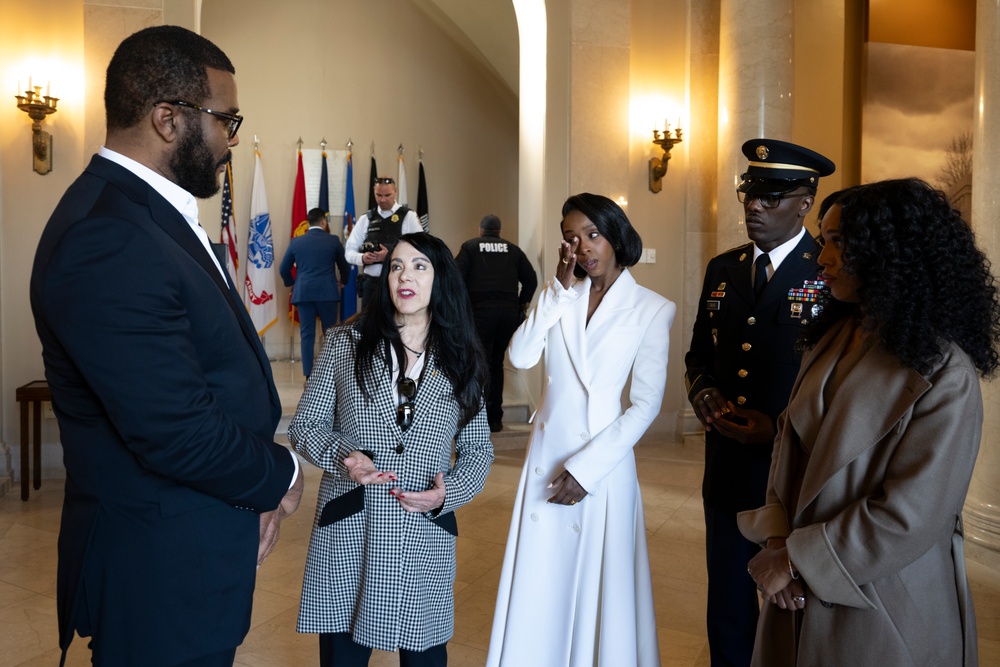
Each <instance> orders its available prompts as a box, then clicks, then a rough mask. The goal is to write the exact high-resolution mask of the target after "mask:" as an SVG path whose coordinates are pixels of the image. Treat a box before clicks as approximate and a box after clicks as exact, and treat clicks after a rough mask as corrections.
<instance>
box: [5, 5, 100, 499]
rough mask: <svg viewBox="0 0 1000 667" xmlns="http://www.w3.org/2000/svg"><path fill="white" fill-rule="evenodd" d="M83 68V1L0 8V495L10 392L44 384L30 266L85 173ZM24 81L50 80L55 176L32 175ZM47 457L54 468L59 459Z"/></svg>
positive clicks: (48, 436)
mask: <svg viewBox="0 0 1000 667" xmlns="http://www.w3.org/2000/svg"><path fill="white" fill-rule="evenodd" d="M82 62H83V5H82V3H81V2H80V0H49V1H48V2H44V3H30V2H19V1H17V0H0V91H2V93H3V94H2V95H0V99H2V100H3V104H0V398H2V402H0V493H2V491H3V488H2V487H3V486H4V484H5V483H6V482H7V481H9V479H8V476H7V473H8V472H9V470H10V469H11V465H16V464H17V461H19V452H18V451H17V449H18V443H19V439H18V433H19V430H18V428H19V421H18V416H17V414H18V413H17V404H16V403H15V400H14V396H15V391H14V390H15V388H16V387H19V386H20V385H22V384H25V383H27V382H31V381H32V380H38V379H41V378H42V377H43V375H42V363H41V346H40V345H39V342H38V338H37V336H36V335H35V329H34V324H33V322H32V319H31V310H30V306H29V302H28V278H29V276H30V274H31V260H32V258H33V256H34V252H35V246H37V244H38V238H39V236H40V235H41V231H42V227H43V225H44V224H45V221H46V220H47V219H48V216H49V214H50V213H51V212H52V208H53V206H54V205H55V201H56V199H57V198H58V196H59V195H60V194H61V193H62V192H63V191H64V190H65V189H66V188H67V187H68V186H69V184H70V183H71V182H72V180H73V179H74V178H75V177H76V175H77V174H78V173H79V172H80V170H81V169H82V168H83V156H82V151H81V148H80V147H81V145H82V140H83V132H84V129H83V125H84V99H83V86H82V85H81V81H82V66H81V63H82ZM29 75H30V76H32V77H34V83H35V84H36V85H37V84H38V83H39V82H40V83H41V84H43V85H44V84H45V82H46V81H49V80H50V81H51V87H52V88H51V90H52V95H53V96H54V97H58V98H60V102H59V111H58V112H56V113H55V114H54V115H52V116H49V118H48V119H47V120H46V121H45V122H44V124H43V126H44V128H45V129H46V130H47V131H48V132H50V133H51V134H52V135H53V170H52V172H51V173H49V174H46V175H44V176H42V175H39V174H36V173H34V172H33V171H32V169H31V121H30V120H29V119H28V117H27V114H25V113H23V112H22V111H20V110H18V109H17V107H16V105H15V103H14V99H13V96H14V92H15V89H16V88H17V86H18V79H20V80H21V88H22V89H24V88H27V86H28V76H29ZM40 80H41V81H40ZM22 94H23V92H22ZM43 433H44V436H45V440H46V441H51V440H53V439H55V438H56V437H57V436H56V430H55V422H54V420H48V419H47V420H45V422H44V425H43ZM45 457H46V459H47V460H51V461H52V463H53V464H57V463H58V452H54V451H53V452H50V451H48V450H46V453H45Z"/></svg>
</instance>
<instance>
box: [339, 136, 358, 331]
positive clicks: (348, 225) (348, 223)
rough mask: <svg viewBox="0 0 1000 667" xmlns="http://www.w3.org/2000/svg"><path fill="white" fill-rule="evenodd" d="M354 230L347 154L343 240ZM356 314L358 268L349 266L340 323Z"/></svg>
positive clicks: (351, 161) (350, 166)
mask: <svg viewBox="0 0 1000 667" xmlns="http://www.w3.org/2000/svg"><path fill="white" fill-rule="evenodd" d="M353 229H354V159H353V158H352V154H351V153H348V154H347V193H346V196H345V197H344V239H345V241H346V239H347V238H348V237H349V236H350V235H351V230H353ZM356 312H358V267H357V265H356V264H351V273H350V278H348V280H347V284H346V285H344V291H343V292H342V293H341V295H340V321H341V322H343V321H344V320H346V319H347V318H348V317H350V316H351V315H353V314H354V313H356Z"/></svg>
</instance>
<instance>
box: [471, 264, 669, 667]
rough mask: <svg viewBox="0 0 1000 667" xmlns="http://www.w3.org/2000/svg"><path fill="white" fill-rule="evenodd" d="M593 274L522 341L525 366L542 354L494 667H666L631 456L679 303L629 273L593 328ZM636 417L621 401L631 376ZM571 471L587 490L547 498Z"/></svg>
mask: <svg viewBox="0 0 1000 667" xmlns="http://www.w3.org/2000/svg"><path fill="white" fill-rule="evenodd" d="M589 292H590V279H589V278H586V279H584V280H583V281H581V282H578V283H577V284H575V285H573V286H572V287H571V288H570V289H564V288H563V287H562V285H561V284H560V283H559V281H557V280H552V281H550V282H549V283H548V284H547V285H546V286H545V288H544V290H543V291H542V293H541V295H540V297H539V300H538V303H537V305H536V306H535V308H534V310H533V311H532V312H531V313H530V314H529V316H528V318H527V319H526V320H525V322H524V323H523V324H522V325H521V328H520V329H518V330H517V332H516V333H515V334H514V337H513V338H512V339H511V343H510V348H509V351H508V355H509V358H510V362H511V363H512V364H513V365H514V366H515V367H517V368H530V367H532V366H534V365H535V364H536V363H537V362H538V361H539V359H540V358H541V356H542V353H543V352H544V353H545V373H546V382H545V388H544V390H543V394H542V398H541V401H540V408H539V411H538V414H537V415H536V418H535V422H534V428H533V429H532V433H531V442H530V444H529V447H528V453H527V459H526V461H525V466H524V470H523V471H522V473H521V482H520V485H519V487H518V491H517V497H516V500H515V504H514V514H513V519H512V521H511V527H510V534H509V536H508V539H507V548H506V554H505V557H504V564H503V571H502V573H501V576H500V587H499V590H498V593H497V605H496V614H495V616H494V621H493V633H492V638H491V641H490V651H489V657H488V659H487V665H488V666H490V667H500V666H503V667H524V666H525V665H545V666H546V667H563V666H565V667H570V666H572V667H577V666H579V667H583V666H586V667H594V666H595V665H605V666H611V665H639V666H643V667H647V666H649V665H659V648H658V644H657V640H656V619H655V613H654V610H653V594H652V586H651V581H650V572H649V555H648V552H647V548H646V533H645V522H644V518H643V512H642V498H641V496H640V493H639V484H638V480H637V477H636V468H635V457H634V455H633V452H632V447H633V446H634V445H635V443H636V442H637V441H638V440H639V438H640V437H641V436H642V434H643V433H644V432H645V431H646V429H647V428H648V427H649V425H650V423H651V422H652V421H653V419H654V418H655V417H656V415H657V414H658V413H659V411H660V403H661V401H662V399H663V392H664V389H665V386H666V377H667V351H668V345H669V340H670V325H671V323H672V322H673V317H674V312H675V310H676V307H675V305H674V304H673V303H672V302H670V301H668V300H667V299H664V298H663V297H661V296H660V295H658V294H656V293H654V292H652V291H650V290H648V289H646V288H644V287H640V286H639V285H637V284H636V282H635V280H634V279H633V277H632V275H631V273H629V271H628V270H626V271H624V272H623V273H622V274H621V275H620V276H619V277H618V279H617V280H616V281H615V283H614V284H613V285H612V286H611V287H610V288H609V289H608V292H607V294H606V295H605V296H604V299H603V301H602V302H601V304H600V305H599V306H598V308H597V310H596V311H595V312H594V314H593V316H592V317H591V320H590V322H589V324H588V322H587V308H588V299H589ZM630 373H631V374H632V385H631V390H630V392H629V396H628V403H629V405H628V406H627V409H624V410H623V406H622V396H623V391H624V388H625V384H626V382H627V380H628V377H629V374H630ZM564 469H565V470H568V471H569V472H570V473H571V474H572V475H573V476H574V477H575V478H576V480H577V481H578V482H579V483H580V484H581V485H582V486H583V487H584V489H586V490H587V492H588V495H587V496H586V497H585V498H584V499H583V500H582V501H580V502H579V503H578V504H576V505H573V506H566V505H556V504H550V503H548V502H546V501H547V500H548V498H550V497H551V496H552V494H553V491H552V490H551V489H548V488H546V487H547V485H548V484H549V482H551V481H552V480H553V479H554V478H555V477H556V476H558V475H559V474H560V473H561V472H562V471H563V470H564Z"/></svg>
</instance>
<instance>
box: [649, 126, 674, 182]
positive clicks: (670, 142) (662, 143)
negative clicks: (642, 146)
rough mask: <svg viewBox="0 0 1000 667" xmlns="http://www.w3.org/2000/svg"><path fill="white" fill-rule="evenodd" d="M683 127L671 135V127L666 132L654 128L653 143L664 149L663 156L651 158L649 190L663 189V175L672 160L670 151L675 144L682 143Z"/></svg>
mask: <svg viewBox="0 0 1000 667" xmlns="http://www.w3.org/2000/svg"><path fill="white" fill-rule="evenodd" d="M681 141H682V139H681V128H677V129H676V130H674V133H673V136H670V128H669V127H668V128H667V129H666V130H665V131H664V132H662V133H661V132H660V131H659V130H653V143H654V144H655V145H657V146H659V147H660V149H661V150H662V151H663V155H662V156H661V157H653V158H650V159H649V191H650V192H653V193H656V192H659V191H660V190H661V189H663V177H664V176H665V175H666V174H667V166H668V163H669V162H670V151H671V149H673V147H674V146H676V145H677V144H679V143H681Z"/></svg>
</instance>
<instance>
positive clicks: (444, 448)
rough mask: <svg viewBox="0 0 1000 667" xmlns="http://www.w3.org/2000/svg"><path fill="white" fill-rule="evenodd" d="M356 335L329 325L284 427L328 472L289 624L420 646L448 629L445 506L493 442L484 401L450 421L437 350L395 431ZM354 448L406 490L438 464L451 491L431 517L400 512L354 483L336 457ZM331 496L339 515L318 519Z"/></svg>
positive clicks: (425, 480) (392, 413)
mask: <svg viewBox="0 0 1000 667" xmlns="http://www.w3.org/2000/svg"><path fill="white" fill-rule="evenodd" d="M358 336H359V334H358V332H357V331H355V330H354V329H353V327H350V326H343V327H337V328H335V329H331V330H330V331H329V332H328V333H327V334H326V340H325V342H324V345H323V350H322V352H321V353H320V357H319V360H318V361H317V362H316V367H315V368H314V369H313V373H312V375H311V376H310V378H309V382H308V384H307V385H306V390H305V393H304V394H303V396H302V398H301V400H300V401H299V405H298V408H297V410H296V413H295V417H294V418H293V419H292V422H291V425H290V426H289V429H288V438H289V441H290V442H291V443H292V445H293V446H294V447H295V451H297V452H298V453H299V454H301V455H302V456H303V457H305V459H306V460H307V461H309V462H311V463H313V464H314V465H316V466H319V467H320V468H322V469H323V471H324V472H323V479H322V482H321V484H320V489H319V499H318V502H317V507H316V518H315V520H314V523H313V532H312V538H311V540H310V543H309V555H308V558H307V560H306V570H305V580H304V582H303V585H302V601H301V605H300V607H299V621H298V627H297V630H298V631H299V632H320V633H322V632H350V633H351V635H352V637H353V639H354V641H355V642H357V643H359V644H362V645H364V646H370V647H373V648H377V649H381V650H385V651H394V650H396V649H398V648H405V649H408V650H413V651H422V650H425V649H427V648H429V647H431V646H435V645H437V644H442V643H444V642H446V641H448V640H449V639H450V638H451V636H452V634H453V632H454V611H455V605H454V598H453V591H452V586H453V584H454V581H455V536H454V535H453V534H451V533H450V532H448V530H447V528H449V526H448V523H449V522H450V523H451V524H452V526H454V515H453V514H451V513H452V512H454V510H455V509H456V508H458V507H461V506H462V505H465V504H466V503H468V502H469V501H471V500H472V498H473V497H474V496H475V495H476V494H477V493H479V491H481V490H482V488H483V484H484V483H485V482H486V475H487V473H488V472H489V469H490V464H491V463H492V461H493V445H492V443H491V442H490V432H489V428H488V426H487V421H486V413H485V411H483V410H480V412H479V414H477V415H476V417H475V418H474V419H473V420H472V421H470V422H469V423H468V424H467V425H466V426H465V428H463V429H461V430H459V429H458V421H459V406H458V404H457V403H456V402H455V399H454V397H453V395H452V386H451V383H450V382H449V381H448V380H447V378H445V376H444V374H443V373H442V372H440V370H439V369H438V367H437V363H436V359H435V357H434V355H433V350H432V351H431V352H430V353H429V358H428V359H427V362H426V363H427V366H426V367H425V370H424V374H423V379H422V380H421V382H420V386H419V388H418V390H417V395H416V397H415V398H414V404H415V412H414V419H413V423H412V425H411V426H410V428H409V429H407V430H406V431H405V432H403V431H401V430H400V428H399V427H398V426H397V425H396V405H397V399H396V394H395V392H394V389H393V388H392V387H391V386H390V385H389V382H388V380H386V381H385V382H384V383H382V384H381V385H380V386H379V387H378V388H377V391H374V392H373V393H374V394H375V395H374V396H373V400H372V401H368V400H367V399H365V397H364V395H363V393H362V391H361V388H360V387H358V385H357V382H356V381H355V377H354V344H355V342H356V341H357V339H358ZM453 440H455V443H456V444H455V463H454V465H452V464H451V454H452V442H453ZM400 445H401V447H400ZM354 450H364V451H370V452H372V453H373V454H374V455H375V458H374V461H375V465H376V466H377V467H378V468H379V469H380V470H392V471H395V472H396V473H397V474H398V476H399V482H398V484H397V485H396V486H399V487H400V488H401V489H403V490H404V491H425V490H427V489H429V488H430V487H431V486H432V484H433V480H434V476H435V474H437V473H438V472H444V482H445V487H446V488H447V492H446V496H445V502H444V507H443V508H442V509H441V511H440V513H439V514H438V521H437V522H434V521H432V519H434V518H435V517H434V516H433V515H432V514H431V513H424V514H421V513H413V512H407V511H405V510H403V509H402V508H401V507H400V506H399V504H398V502H397V501H396V500H395V499H394V498H393V497H392V496H390V495H389V489H390V488H391V486H390V485H379V486H368V487H359V486H358V485H357V484H355V483H354V482H353V481H352V480H351V479H350V477H349V476H348V474H347V470H346V468H345V467H344V458H345V457H346V456H347V455H348V454H349V453H350V452H351V451H354ZM397 451H401V453H397ZM352 491H354V493H353V494H351V493H350V492H352ZM331 500H333V503H332V505H331V509H332V510H339V514H347V516H345V517H344V518H340V519H339V520H337V521H335V522H333V523H331V524H330V525H326V526H320V516H321V514H322V512H323V508H324V507H325V506H326V505H327V503H328V502H329V501H331ZM352 500H353V501H356V504H354V505H353V509H352ZM354 510H358V511H356V513H353V514H352V513H351V512H352V511H354Z"/></svg>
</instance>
